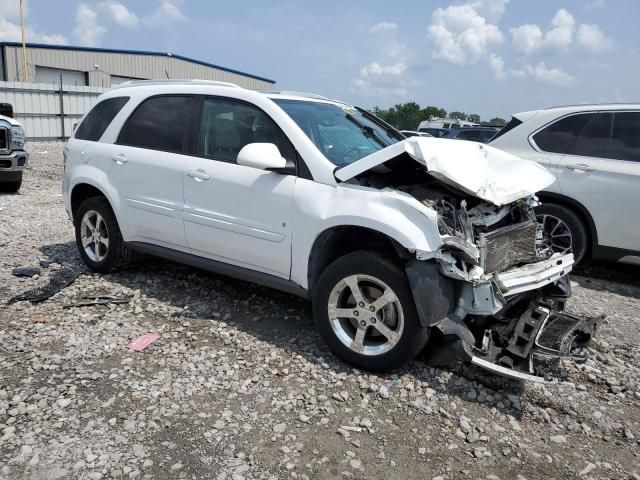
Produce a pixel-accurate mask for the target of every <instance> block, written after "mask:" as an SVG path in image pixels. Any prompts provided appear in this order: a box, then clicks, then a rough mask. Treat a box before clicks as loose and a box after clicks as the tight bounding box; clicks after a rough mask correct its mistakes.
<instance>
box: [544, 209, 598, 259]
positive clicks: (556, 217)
mask: <svg viewBox="0 0 640 480" xmlns="http://www.w3.org/2000/svg"><path fill="white" fill-rule="evenodd" d="M536 217H537V220H538V223H540V224H541V225H542V234H543V237H544V239H545V241H546V242H547V243H548V244H549V245H550V246H551V248H552V249H553V250H554V251H555V252H559V253H569V252H573V257H574V259H575V263H576V264H578V263H580V262H581V261H583V260H584V258H585V256H586V254H587V249H588V244H589V243H588V241H589V234H588V233H587V228H586V227H585V225H584V223H583V222H582V219H581V218H580V217H579V216H578V215H576V214H575V213H574V212H573V211H572V210H570V209H569V208H567V207H564V206H562V205H558V204H555V203H544V204H543V205H541V206H539V207H537V208H536Z"/></svg>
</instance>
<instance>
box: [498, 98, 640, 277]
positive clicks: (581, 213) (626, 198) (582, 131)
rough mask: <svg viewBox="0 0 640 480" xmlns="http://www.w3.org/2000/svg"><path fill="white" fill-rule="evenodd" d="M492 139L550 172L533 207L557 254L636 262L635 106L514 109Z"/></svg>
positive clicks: (639, 152) (639, 208)
mask: <svg viewBox="0 0 640 480" xmlns="http://www.w3.org/2000/svg"><path fill="white" fill-rule="evenodd" d="M490 143H491V145H492V146H494V147H496V148H500V149H501V150H504V151H507V152H509V153H512V154H514V155H517V156H519V157H522V158H527V159H530V160H535V161H537V162H539V163H540V164H541V165H544V166H545V167H547V168H548V169H549V170H550V171H551V172H552V173H553V174H554V175H555V176H556V178H557V181H556V182H554V183H553V184H552V185H550V186H548V187H546V188H545V189H544V191H542V192H539V193H538V197H539V198H540V199H541V200H542V203H543V204H542V206H541V207H539V208H538V209H537V213H538V216H539V219H540V221H541V222H542V223H543V225H544V234H545V236H546V237H547V239H548V241H549V242H550V243H552V245H553V248H554V249H555V250H556V251H558V252H568V251H573V254H574V257H575V259H576V262H579V261H581V260H582V259H583V258H586V257H591V258H592V259H603V260H614V261H621V262H625V263H634V264H639V265H640V234H639V233H638V226H637V225H636V222H635V219H637V218H638V217H639V216H640V104H634V105H623V104H619V105H616V104H608V105H573V106H566V107H556V108H548V109H545V110H535V111H531V112H523V113H518V114H515V115H514V116H513V118H512V119H511V121H510V122H509V124H508V125H507V126H506V127H505V128H504V129H503V130H501V131H500V132H499V133H498V134H497V135H496V136H495V137H494V138H493V140H491V142H490Z"/></svg>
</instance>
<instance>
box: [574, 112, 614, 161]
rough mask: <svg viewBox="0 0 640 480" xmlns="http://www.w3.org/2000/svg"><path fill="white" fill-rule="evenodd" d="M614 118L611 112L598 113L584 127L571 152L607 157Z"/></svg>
mask: <svg viewBox="0 0 640 480" xmlns="http://www.w3.org/2000/svg"><path fill="white" fill-rule="evenodd" d="M612 120H613V114H611V113H599V114H597V115H596V116H595V117H594V118H593V120H592V121H591V122H590V123H589V125H587V127H586V128H585V129H584V131H583V132H582V134H581V135H580V137H579V138H578V141H577V142H576V143H575V146H574V147H573V148H572V149H571V152H570V153H571V154H572V155H582V156H583V157H598V158H606V157H607V151H608V149H609V137H610V136H611V121H612Z"/></svg>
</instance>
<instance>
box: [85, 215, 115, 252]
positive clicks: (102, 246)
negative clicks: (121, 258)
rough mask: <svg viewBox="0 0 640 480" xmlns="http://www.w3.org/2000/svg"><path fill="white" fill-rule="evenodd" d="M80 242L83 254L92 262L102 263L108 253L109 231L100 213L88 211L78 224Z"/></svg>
mask: <svg viewBox="0 0 640 480" xmlns="http://www.w3.org/2000/svg"><path fill="white" fill-rule="evenodd" d="M80 240H81V241H82V248H84V252H85V253H86V254H87V257H89V258H90V259H91V260H92V261H94V262H102V261H103V260H104V259H105V257H106V256H107V252H108V251H109V231H108V230H107V224H106V223H105V221H104V218H103V217H102V215H100V213H98V212H97V211H95V210H88V211H87V212H86V213H85V214H84V216H83V217H82V220H81V222H80Z"/></svg>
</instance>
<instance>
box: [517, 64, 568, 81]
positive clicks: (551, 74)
mask: <svg viewBox="0 0 640 480" xmlns="http://www.w3.org/2000/svg"><path fill="white" fill-rule="evenodd" d="M526 72H527V74H529V75H530V76H531V77H533V78H535V79H536V80H539V81H540V82H543V83H547V84H549V85H556V86H559V87H566V86H569V85H571V84H572V83H573V81H574V80H575V78H574V77H573V76H572V75H569V74H568V73H566V72H564V71H562V70H561V69H559V68H548V67H547V66H546V65H545V63H544V62H539V63H538V64H537V65H529V66H527V68H526Z"/></svg>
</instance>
